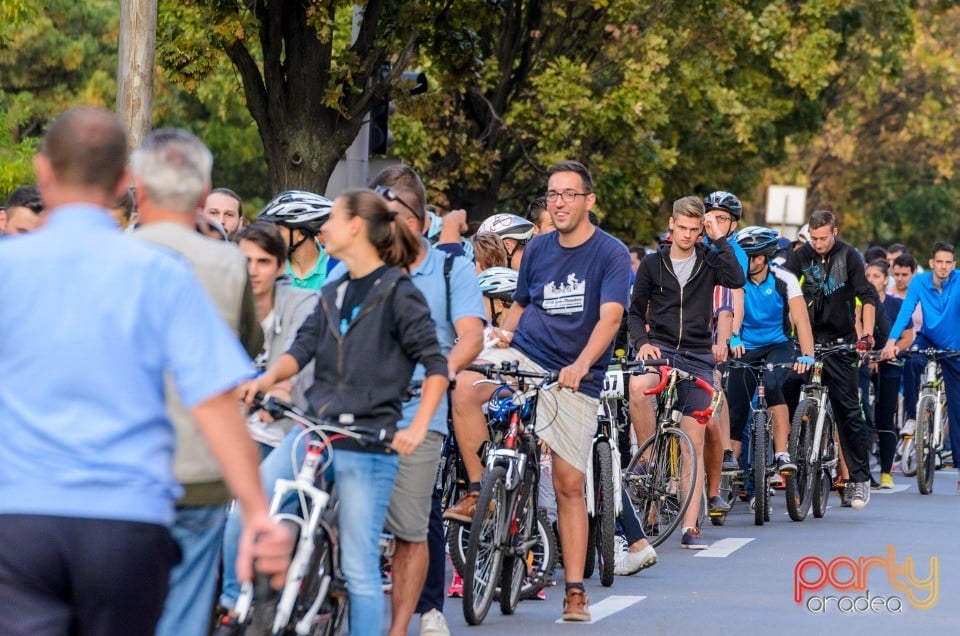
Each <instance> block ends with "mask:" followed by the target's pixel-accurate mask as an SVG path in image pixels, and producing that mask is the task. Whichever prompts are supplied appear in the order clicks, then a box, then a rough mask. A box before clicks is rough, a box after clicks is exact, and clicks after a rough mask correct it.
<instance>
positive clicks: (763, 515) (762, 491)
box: [752, 411, 770, 526]
mask: <svg viewBox="0 0 960 636" xmlns="http://www.w3.org/2000/svg"><path fill="white" fill-rule="evenodd" d="M769 417H770V414H769V413H768V412H766V411H754V412H753V422H752V425H753V432H752V435H753V460H752V461H753V468H752V471H753V497H754V501H753V503H754V507H753V523H754V524H755V525H758V526H762V525H763V522H764V520H765V519H766V520H767V521H769V520H770V519H769V513H768V512H767V498H768V497H769V496H770V485H769V482H768V478H767V451H768V449H767V446H768V445H769V443H770V442H769V440H768V439H767V420H768V419H769Z"/></svg>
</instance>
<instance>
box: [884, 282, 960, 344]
mask: <svg viewBox="0 0 960 636" xmlns="http://www.w3.org/2000/svg"><path fill="white" fill-rule="evenodd" d="M958 280H960V274H958V273H957V272H956V271H952V272H950V275H949V276H947V280H945V281H943V284H942V291H941V290H938V289H937V288H936V287H934V285H933V272H923V273H922V274H917V275H916V276H914V277H913V280H912V281H910V286H909V287H907V297H906V298H904V299H903V305H901V306H900V312H899V313H898V314H897V321H896V322H895V323H893V327H892V328H891V329H890V335H889V337H888V340H893V341H896V340H898V339H899V338H900V336H901V335H903V330H904V329H906V327H907V325H910V324H912V320H913V310H914V309H916V308H917V304H918V303H919V305H920V309H921V311H922V312H923V326H922V327H920V333H921V334H922V335H924V336H926V338H927V340H929V341H930V342H932V343H933V345H934V346H936V347H940V348H943V349H960V329H957V323H956V321H957V317H958V316H960V289H958V286H960V282H958Z"/></svg>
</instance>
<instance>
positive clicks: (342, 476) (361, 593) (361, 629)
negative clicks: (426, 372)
mask: <svg viewBox="0 0 960 636" xmlns="http://www.w3.org/2000/svg"><path fill="white" fill-rule="evenodd" d="M399 467H400V460H399V457H397V456H396V455H379V454H375V453H357V452H352V451H335V452H334V453H333V472H334V479H335V480H336V484H337V496H338V498H339V499H340V518H339V524H340V564H341V568H342V569H343V573H344V576H346V579H347V591H348V592H349V593H350V633H351V634H358V635H359V636H366V635H367V634H379V633H380V632H381V630H382V629H383V589H382V588H381V581H380V533H381V532H382V530H383V524H384V522H385V521H386V519H387V506H388V505H389V504H390V494H391V493H392V492H393V483H394V481H396V478H397V470H398V469H399Z"/></svg>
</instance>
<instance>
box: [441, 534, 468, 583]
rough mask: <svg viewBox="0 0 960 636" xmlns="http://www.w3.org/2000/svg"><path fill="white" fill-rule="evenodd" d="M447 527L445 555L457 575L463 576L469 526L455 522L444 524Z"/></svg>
mask: <svg viewBox="0 0 960 636" xmlns="http://www.w3.org/2000/svg"><path fill="white" fill-rule="evenodd" d="M445 524H446V526H447V553H449V554H450V561H452V562H453V567H454V569H456V571H457V574H459V575H460V576H463V570H464V563H466V560H467V546H468V545H469V544H470V526H469V525H467V524H465V523H457V522H456V521H447V522H445Z"/></svg>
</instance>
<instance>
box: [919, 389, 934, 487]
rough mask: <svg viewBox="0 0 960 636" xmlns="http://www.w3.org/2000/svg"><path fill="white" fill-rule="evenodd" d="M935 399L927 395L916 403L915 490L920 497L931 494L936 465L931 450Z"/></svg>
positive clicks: (932, 449)
mask: <svg viewBox="0 0 960 636" xmlns="http://www.w3.org/2000/svg"><path fill="white" fill-rule="evenodd" d="M935 400H936V397H935V396H934V395H931V394H929V393H924V394H923V395H921V396H920V401H919V402H918V403H917V431H916V438H915V441H916V453H917V488H918V489H919V490H920V494H921V495H929V494H930V493H932V492H933V478H934V471H935V470H936V465H937V452H936V450H935V449H934V448H933V424H934V421H933V420H934V418H935V417H936V408H937V406H936V402H935Z"/></svg>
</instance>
